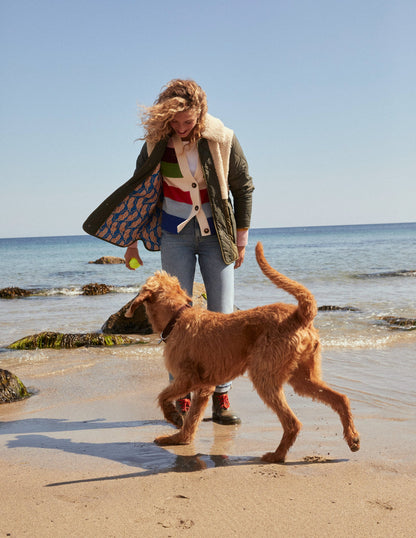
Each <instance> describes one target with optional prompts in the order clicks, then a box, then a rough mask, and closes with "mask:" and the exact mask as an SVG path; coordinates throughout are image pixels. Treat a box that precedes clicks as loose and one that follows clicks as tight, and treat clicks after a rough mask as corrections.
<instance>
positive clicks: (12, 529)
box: [0, 346, 416, 537]
mask: <svg viewBox="0 0 416 538" xmlns="http://www.w3.org/2000/svg"><path fill="white" fill-rule="evenodd" d="M129 349H130V350H129ZM2 367H3V368H7V369H10V370H11V371H13V372H14V373H16V374H17V375H18V376H19V377H20V378H21V379H22V380H23V381H24V382H25V384H26V385H27V386H29V387H32V388H33V389H35V390H36V394H35V395H34V396H32V397H31V398H29V399H28V400H26V401H23V402H18V403H15V404H5V405H2V406H1V407H0V450H1V452H0V454H1V456H0V473H1V475H0V476H1V486H0V488H1V489H0V495H1V498H0V522H1V525H0V536H1V537H3V536H11V537H20V536H31V537H52V536H53V537H56V536H59V537H61V536H65V537H66V536H76V537H78V536H79V537H90V536H91V537H93V536H94V537H95V536H102V537H113V536H114V537H124V536H140V537H142V536H143V537H147V536H161V537H169V536H172V537H176V536H181V537H182V536H189V537H194V536H195V537H196V536H197V537H217V536H218V537H222V536H239V537H241V536H285V537H288V536H289V537H292V536H293V537H314V536H320V537H322V536H324V537H325V536H328V537H329V536H331V537H338V536H339V537H343V536H348V537H351V536H371V537H376V536H380V537H381V536H383V537H390V536H392V537H393V536H394V537H400V536H406V537H407V536H408V537H411V536H415V534H416V511H415V509H414V504H415V500H416V463H415V456H414V454H415V445H416V443H415V438H416V432H415V430H414V427H413V426H414V424H413V425H412V426H411V427H410V428H409V425H408V424H403V422H401V421H397V420H394V419H391V418H388V417H385V418H380V417H379V416H378V415H377V416H373V415H372V413H371V412H369V410H368V409H365V410H363V409H360V408H359V407H357V406H356V405H355V404H354V402H352V407H353V409H354V414H355V417H356V425H357V428H358V429H359V431H360V433H361V438H362V449H361V451H360V452H357V453H354V454H353V453H351V452H349V450H348V447H347V445H346V444H345V442H344V441H343V439H342V433H341V426H340V423H339V420H338V418H337V417H336V416H335V415H334V413H333V412H332V411H331V410H330V409H328V408H326V407H324V406H322V405H320V404H318V403H310V402H306V401H305V402H304V401H303V399H298V398H297V397H294V396H293V395H291V394H290V389H289V390H288V396H289V401H290V403H291V405H292V406H293V409H294V410H295V412H296V413H297V415H298V417H299V418H300V420H301V421H302V422H303V424H304V428H303V430H302V432H301V435H300V436H299V438H298V440H297V442H296V444H295V446H294V447H293V448H292V450H291V451H290V452H289V456H288V460H287V463H286V464H284V465H277V464H263V463H262V462H261V461H260V456H261V454H262V453H264V452H267V451H270V450H273V449H274V448H275V447H276V446H277V443H278V440H279V438H280V435H281V429H280V425H279V424H278V422H277V420H276V419H275V417H274V416H273V414H272V413H271V412H270V411H269V410H268V409H267V408H266V407H265V406H264V404H263V403H262V402H261V400H260V399H259V397H258V396H257V394H256V393H255V392H253V390H252V386H251V383H250V382H249V380H248V379H247V378H245V377H243V378H240V379H238V380H236V381H235V383H234V388H233V390H232V392H231V394H230V399H231V401H232V405H233V407H234V408H235V409H236V410H238V412H239V414H240V415H241V417H242V420H243V423H242V424H241V425H240V426H238V427H226V426H219V425H216V424H213V423H212V422H211V421H210V420H209V413H207V415H206V420H205V421H204V422H203V423H202V424H201V426H200V429H199V431H198V434H197V438H196V440H195V442H194V444H193V445H191V446H188V447H174V448H169V449H165V448H161V447H157V446H156V445H155V444H154V443H153V439H154V437H156V436H157V435H159V434H161V433H163V432H166V431H169V430H170V429H171V427H170V426H169V425H167V424H166V423H165V422H164V421H163V420H162V417H161V414H160V411H159V410H158V408H157V406H156V404H155V397H156V395H157V393H158V392H159V391H160V390H161V389H162V388H163V387H164V385H165V384H166V374H165V372H164V369H163V364H162V359H161V347H158V348H157V347H153V346H150V347H148V348H147V349H146V350H143V351H142V352H141V353H138V354H136V355H135V356H132V352H131V348H118V349H114V350H98V351H97V350H91V349H87V350H76V351H68V352H66V351H59V352H53V351H48V352H47V353H46V352H39V353H34V354H32V355H30V360H28V359H27V357H26V358H25V360H23V361H21V360H16V361H14V360H13V359H6V360H5V361H2ZM172 431H173V430H172Z"/></svg>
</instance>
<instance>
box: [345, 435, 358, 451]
mask: <svg viewBox="0 0 416 538" xmlns="http://www.w3.org/2000/svg"><path fill="white" fill-rule="evenodd" d="M348 446H349V447H350V450H351V452H357V451H358V450H360V437H359V435H358V433H357V435H355V436H354V437H353V438H352V439H350V440H349V442H348Z"/></svg>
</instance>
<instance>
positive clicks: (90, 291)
mask: <svg viewBox="0 0 416 538" xmlns="http://www.w3.org/2000/svg"><path fill="white" fill-rule="evenodd" d="M110 292H111V288H110V286H107V284H97V283H96V282H95V283H94V284H86V285H85V286H82V295H105V294H106V293H110Z"/></svg>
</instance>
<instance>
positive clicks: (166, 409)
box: [158, 382, 190, 428]
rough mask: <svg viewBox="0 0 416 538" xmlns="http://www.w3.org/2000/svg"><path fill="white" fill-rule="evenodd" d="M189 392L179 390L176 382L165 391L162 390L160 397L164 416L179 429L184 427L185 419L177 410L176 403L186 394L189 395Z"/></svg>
mask: <svg viewBox="0 0 416 538" xmlns="http://www.w3.org/2000/svg"><path fill="white" fill-rule="evenodd" d="M188 392H190V391H189V390H188V389H187V388H185V389H181V388H180V387H179V388H178V386H177V383H176V382H174V383H172V384H170V385H169V386H168V387H166V388H165V389H164V390H162V392H161V393H160V394H159V397H158V400H159V406H160V408H161V409H162V412H163V416H164V417H165V419H166V420H167V421H168V422H170V423H171V424H173V425H174V426H176V427H177V428H181V427H182V425H183V419H182V417H181V415H180V414H179V413H178V411H177V410H176V407H175V404H174V402H175V400H177V399H179V398H181V397H182V396H184V395H185V394H188Z"/></svg>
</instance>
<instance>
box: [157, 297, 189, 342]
mask: <svg viewBox="0 0 416 538" xmlns="http://www.w3.org/2000/svg"><path fill="white" fill-rule="evenodd" d="M185 308H191V305H190V304H189V303H187V304H184V305H183V306H181V307H180V308H179V310H178V311H177V312H176V313H175V314H174V315H173V316H172V318H171V319H170V321H169V323H168V324H167V325H166V327H165V328H164V329H163V331H162V332H161V333H160V340H159V344H160V343H161V342H166V340H167V338H168V336H169V335H170V333H171V332H172V329H173V327H174V326H175V323H176V322H177V321H178V319H179V317H180V315H181V314H182V312H183V311H184V310H185Z"/></svg>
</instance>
